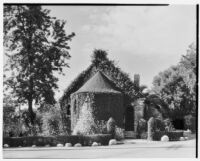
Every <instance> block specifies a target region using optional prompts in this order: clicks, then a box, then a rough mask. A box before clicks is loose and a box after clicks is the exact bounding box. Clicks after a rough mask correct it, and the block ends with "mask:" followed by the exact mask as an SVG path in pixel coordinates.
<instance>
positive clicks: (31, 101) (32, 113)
mask: <svg viewBox="0 0 200 161" xmlns="http://www.w3.org/2000/svg"><path fill="white" fill-rule="evenodd" d="M32 103H33V100H32V99H31V98H30V99H29V100H28V111H29V114H30V120H31V124H32V125H34V121H35V113H34V112H33V104H32Z"/></svg>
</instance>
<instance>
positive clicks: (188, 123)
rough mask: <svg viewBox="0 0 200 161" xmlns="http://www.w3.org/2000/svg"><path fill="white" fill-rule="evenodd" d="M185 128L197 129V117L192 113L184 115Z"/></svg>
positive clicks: (193, 130)
mask: <svg viewBox="0 0 200 161" xmlns="http://www.w3.org/2000/svg"><path fill="white" fill-rule="evenodd" d="M184 122H185V123H184V124H185V129H190V130H191V131H192V132H195V131H196V118H195V117H194V116H192V115H186V116H185V117H184Z"/></svg>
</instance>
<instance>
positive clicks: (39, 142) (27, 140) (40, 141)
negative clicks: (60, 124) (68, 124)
mask: <svg viewBox="0 0 200 161" xmlns="http://www.w3.org/2000/svg"><path fill="white" fill-rule="evenodd" d="M111 138H112V136H111V135H110V134H98V135H88V136H83V135H82V136H78V135H72V136H67V135H63V136H56V137H53V136H51V137H44V136H32V137H18V138H16V137H13V138H10V137H4V138H3V145H4V144H8V145H10V147H18V146H23V147H31V146H32V145H36V146H45V145H50V146H57V144H63V145H65V143H70V144H72V145H75V144H77V143H81V144H82V145H86V146H91V145H92V143H93V142H97V143H101V144H102V145H108V143H109V140H110V139H111Z"/></svg>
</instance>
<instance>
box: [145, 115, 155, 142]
mask: <svg viewBox="0 0 200 161" xmlns="http://www.w3.org/2000/svg"><path fill="white" fill-rule="evenodd" d="M155 130H156V122H155V119H154V118H153V117H151V118H150V119H149V121H148V132H147V139H148V140H153V137H154V133H155Z"/></svg>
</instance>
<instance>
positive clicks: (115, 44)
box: [43, 5, 196, 99]
mask: <svg viewBox="0 0 200 161" xmlns="http://www.w3.org/2000/svg"><path fill="white" fill-rule="evenodd" d="M43 8H46V9H50V10H51V12H50V15H51V16H53V17H56V18H58V19H62V20H66V22H67V23H66V26H65V30H66V33H68V34H70V33H71V32H75V34H76V36H75V37H74V38H73V39H72V41H71V42H70V43H69V44H70V47H71V50H70V51H69V53H70V55H71V58H70V59H69V65H70V68H66V69H64V73H65V76H62V75H57V76H58V78H59V82H58V86H59V91H56V99H59V98H60V97H61V96H62V94H63V92H64V90H65V89H66V88H67V87H68V85H69V84H70V83H71V81H73V80H74V78H75V77H77V75H78V74H80V73H81V72H82V71H83V70H85V69H86V68H87V67H88V66H89V65H90V63H91V55H92V53H93V50H94V49H103V50H106V51H107V52H108V58H109V59H111V60H114V61H115V62H117V64H118V66H119V67H120V68H121V69H122V70H123V71H124V72H126V73H128V74H129V75H130V78H132V79H133V77H134V74H140V84H144V85H147V86H148V87H149V88H150V87H151V86H152V81H153V77H154V76H156V75H157V74H158V73H159V72H161V71H163V70H165V69H167V68H169V67H170V66H171V65H176V64H177V63H178V62H179V60H180V58H181V55H184V54H186V50H187V48H188V46H189V45H190V44H191V43H192V42H195V40H196V17H195V16H196V10H195V9H196V8H195V5H170V6H43Z"/></svg>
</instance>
